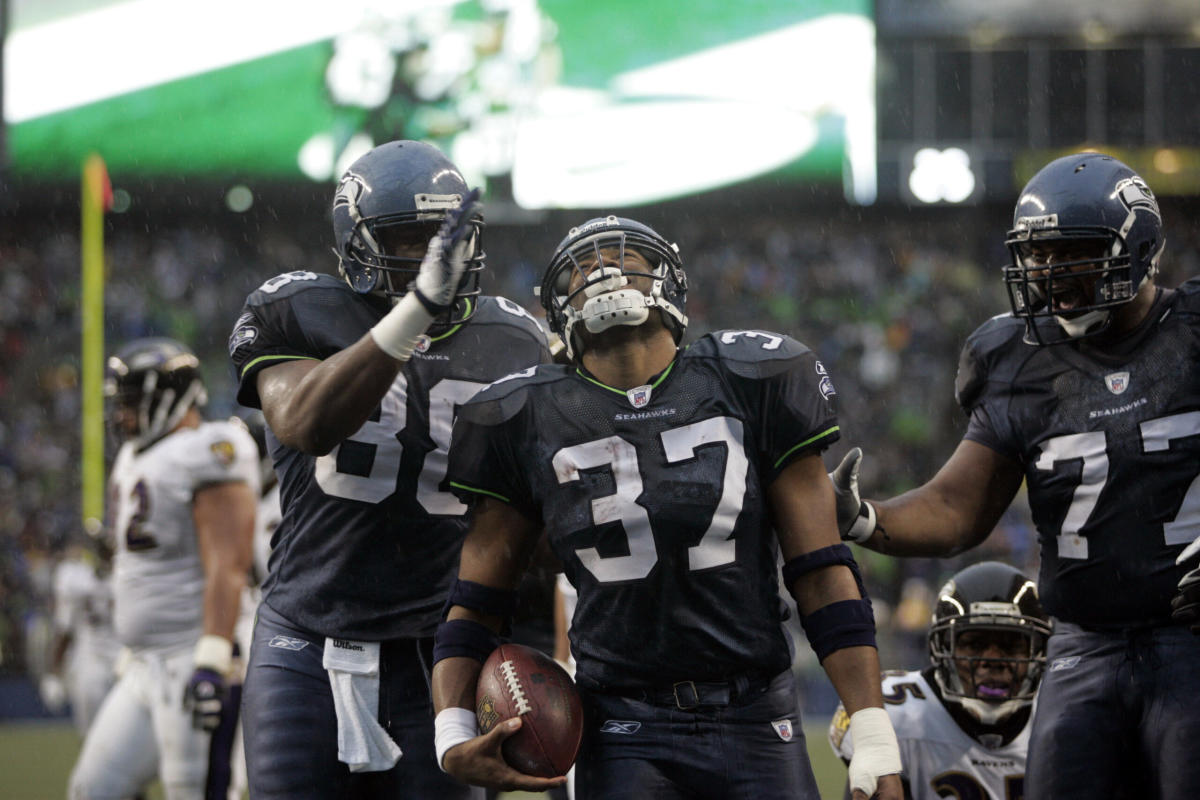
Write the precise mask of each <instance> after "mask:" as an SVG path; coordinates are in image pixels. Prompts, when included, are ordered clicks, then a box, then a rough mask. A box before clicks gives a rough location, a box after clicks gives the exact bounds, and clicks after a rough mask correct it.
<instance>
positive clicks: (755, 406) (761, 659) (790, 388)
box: [449, 331, 838, 688]
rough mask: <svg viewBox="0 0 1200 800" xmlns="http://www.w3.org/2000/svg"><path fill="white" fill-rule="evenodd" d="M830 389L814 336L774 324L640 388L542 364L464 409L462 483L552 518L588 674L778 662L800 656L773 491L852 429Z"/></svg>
mask: <svg viewBox="0 0 1200 800" xmlns="http://www.w3.org/2000/svg"><path fill="white" fill-rule="evenodd" d="M832 396H833V387H832V383H830V382H829V380H828V376H827V375H826V373H825V369H824V367H823V366H822V365H821V362H820V361H818V360H817V358H816V356H815V355H814V354H813V353H812V352H811V351H810V350H809V349H808V348H806V347H805V346H804V345H802V344H800V343H799V342H796V341H794V340H792V339H789V338H787V337H784V336H779V335H775V334H768V333H764V332H761V331H725V332H722V333H715V334H710V335H708V336H706V337H704V338H703V339H701V340H699V341H698V342H696V343H695V344H693V345H691V346H690V347H689V348H687V349H686V350H685V351H682V352H681V354H680V355H679V356H678V357H677V358H676V359H675V360H674V361H673V362H672V364H671V365H670V366H669V367H668V368H667V369H666V370H664V371H663V372H662V373H661V374H660V375H659V376H657V377H656V378H655V379H653V380H652V381H651V382H650V383H649V384H647V385H646V386H643V387H638V389H637V390H634V391H629V392H626V391H624V390H618V389H614V388H612V387H609V386H605V385H604V384H602V383H600V382H599V381H597V380H596V379H594V378H593V377H591V376H590V375H588V374H586V373H585V372H583V371H582V370H581V369H577V368H573V367H566V366H559V365H554V366H542V367H538V368H537V369H536V370H528V371H526V372H523V373H520V374H517V375H512V376H509V377H507V378H505V379H503V380H501V381H497V382H496V383H494V384H492V385H491V386H490V387H488V389H486V390H485V391H483V392H481V393H480V394H479V395H477V396H476V398H475V399H474V400H473V401H472V402H471V403H469V404H468V405H466V406H465V407H464V408H463V410H462V412H461V414H460V417H459V421H458V424H457V425H456V426H455V430H454V444H453V446H452V448H451V456H450V470H449V480H450V481H451V485H452V486H453V487H454V488H455V489H456V491H458V492H459V493H460V496H462V497H470V496H472V495H474V496H478V495H480V494H483V495H491V496H495V497H500V498H502V499H504V500H505V501H507V502H509V503H511V504H512V505H514V506H515V507H517V508H519V509H522V510H523V511H524V512H525V513H527V514H528V515H529V516H531V517H532V518H534V519H537V520H540V521H541V522H542V523H543V525H544V526H545V530H546V534H547V536H548V537H549V541H550V544H551V546H552V548H553V549H554V552H555V553H556V554H557V556H558V558H559V560H560V561H561V563H562V565H563V569H564V571H565V572H566V574H567V576H568V578H569V579H570V581H571V583H572V584H573V585H574V586H575V587H576V588H577V589H578V590H579V600H578V605H577V607H576V610H575V615H574V619H573V621H572V623H571V638H572V650H573V652H574V655H575V658H576V660H577V663H578V672H577V673H576V677H577V679H578V680H579V681H580V682H581V683H583V684H585V685H589V686H590V687H592V688H604V687H638V686H648V685H653V686H661V685H664V684H666V685H669V684H670V683H671V682H672V681H675V680H685V679H687V680H704V679H717V678H725V677H728V676H731V675H737V674H742V673H747V672H757V673H761V674H764V675H773V674H776V673H778V672H780V671H782V670H784V669H786V668H787V667H788V664H789V663H790V659H789V655H788V646H787V642H786V636H785V634H784V632H783V630H782V628H781V621H782V610H783V606H782V603H781V601H780V599H779V593H778V585H779V581H778V568H777V565H776V554H777V553H778V542H777V539H776V536H775V533H774V531H773V530H772V528H771V523H770V519H769V512H768V503H767V497H766V490H767V487H768V486H769V485H770V484H771V482H772V481H773V480H774V479H775V478H776V477H777V476H778V475H779V473H780V471H782V470H783V468H784V467H786V466H787V465H788V464H789V463H790V462H791V461H792V460H794V459H796V458H797V457H800V456H802V455H808V454H813V453H819V452H820V451H821V450H823V449H824V448H826V447H827V446H828V445H829V444H831V443H832V442H834V441H836V440H837V437H838V427H837V421H836V416H835V413H834V409H833V404H832ZM646 631H653V632H654V635H653V636H649V637H647V636H646Z"/></svg>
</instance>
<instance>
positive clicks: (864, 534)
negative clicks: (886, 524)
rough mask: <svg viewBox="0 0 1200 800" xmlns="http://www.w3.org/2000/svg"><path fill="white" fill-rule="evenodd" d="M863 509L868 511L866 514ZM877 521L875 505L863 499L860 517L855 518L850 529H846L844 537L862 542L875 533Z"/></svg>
mask: <svg viewBox="0 0 1200 800" xmlns="http://www.w3.org/2000/svg"><path fill="white" fill-rule="evenodd" d="M863 511H866V512H867V513H865V514H864V513H862V512H863ZM875 522H876V517H875V506H873V505H871V504H870V503H868V502H867V501H866V500H863V501H862V506H861V508H860V509H859V514H858V517H856V518H855V520H854V524H853V525H851V526H850V530H848V531H846V535H845V536H844V537H843V538H844V539H849V540H850V541H852V542H856V543H858V544H862V543H863V542H865V541H866V540H867V539H870V538H871V534H873V533H875Z"/></svg>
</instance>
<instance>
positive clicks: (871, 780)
mask: <svg viewBox="0 0 1200 800" xmlns="http://www.w3.org/2000/svg"><path fill="white" fill-rule="evenodd" d="M850 738H851V741H852V743H853V745H854V757H853V758H852V759H851V761H850V775H849V777H850V788H851V789H861V790H862V791H864V792H866V794H867V796H870V795H872V794H874V793H875V788H876V786H877V784H878V782H879V778H880V777H882V776H883V775H898V774H899V773H900V771H901V769H902V767H901V765H900V743H899V742H898V741H896V731H895V730H893V729H892V721H891V720H890V719H888V713H887V712H886V711H884V710H883V709H882V708H879V707H877V706H871V707H869V708H860V709H859V710H858V711H855V712H854V713H853V714H851V715H850ZM865 764H869V765H870V768H869V769H864V768H863V767H864V765H865Z"/></svg>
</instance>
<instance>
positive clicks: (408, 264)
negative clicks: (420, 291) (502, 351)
mask: <svg viewBox="0 0 1200 800" xmlns="http://www.w3.org/2000/svg"><path fill="white" fill-rule="evenodd" d="M468 191H469V190H468V188H467V183H466V181H465V180H464V179H463V176H462V174H461V173H460V172H459V171H458V168H457V167H455V166H454V164H452V163H451V162H450V161H449V159H447V158H446V157H445V156H444V155H442V153H441V151H439V150H438V149H437V148H436V147H433V146H432V145H429V144H425V143H424V142H414V141H395V142H387V143H386V144H381V145H379V146H378V147H375V148H374V149H372V150H370V151H369V152H367V153H365V154H364V155H362V156H360V157H359V158H358V159H357V160H356V161H355V162H354V163H353V164H351V165H350V166H349V168H347V170H346V172H345V173H344V174H343V175H342V178H341V180H340V181H339V182H338V186H337V191H336V192H335V193H334V197H333V235H334V240H335V242H336V247H335V248H334V249H335V252H336V253H337V256H338V270H339V272H340V273H341V275H342V277H343V278H345V279H346V282H347V283H349V284H350V286H351V287H352V288H353V289H354V291H356V292H359V293H360V294H370V293H378V294H383V295H386V296H388V297H390V298H392V299H393V301H395V300H396V299H398V298H400V297H402V296H403V295H404V294H406V293H407V292H408V289H409V284H410V282H411V281H412V280H413V279H414V278H416V276H417V272H418V271H420V268H421V260H422V258H423V257H424V255H425V250H426V247H427V245H428V244H429V240H430V239H432V238H433V236H434V234H435V233H437V230H438V226H439V225H441V222H442V219H443V217H444V216H445V215H446V212H447V211H449V210H451V209H455V208H458V206H459V204H460V203H461V202H462V200H463V198H464V197H466V196H467V194H468ZM471 225H472V228H473V234H472V240H471V243H470V246H469V247H468V251H467V252H468V259H467V266H466V269H465V271H464V272H463V277H462V281H461V282H460V284H459V287H458V292H457V295H456V297H457V299H458V300H462V299H464V298H470V297H474V296H475V295H478V294H479V274H480V272H481V271H482V270H483V262H484V252H483V241H482V234H483V220H482V218H480V217H479V216H476V217H475V218H474V219H473V220H472V222H471ZM474 305H475V304H474V303H473V302H469V301H468V302H456V303H455V307H454V309H453V310H452V311H451V312H450V314H451V319H449V320H447V321H449V322H455V323H457V322H461V321H463V320H465V319H466V318H467V317H468V316H470V314H471V312H472V311H473V310H474Z"/></svg>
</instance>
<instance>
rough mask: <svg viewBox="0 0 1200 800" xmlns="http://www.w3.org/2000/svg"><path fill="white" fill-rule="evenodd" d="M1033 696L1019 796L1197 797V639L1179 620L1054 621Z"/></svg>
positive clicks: (1095, 799)
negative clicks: (1162, 623)
mask: <svg viewBox="0 0 1200 800" xmlns="http://www.w3.org/2000/svg"><path fill="white" fill-rule="evenodd" d="M1037 702H1038V706H1037V712H1036V713H1035V715H1034V719H1033V730H1032V733H1031V738H1030V742H1029V761H1028V766H1027V769H1026V773H1025V800H1071V798H1087V800H1103V799H1104V798H1118V797H1121V798H1137V800H1167V799H1168V798H1170V800H1174V798H1183V797H1196V798H1200V637H1197V636H1194V635H1192V634H1191V633H1190V632H1189V631H1188V630H1187V629H1186V628H1184V627H1183V626H1181V625H1174V626H1170V627H1162V628H1154V629H1141V630H1138V631H1131V632H1121V633H1098V632H1095V631H1087V630H1083V629H1081V628H1079V627H1078V626H1076V625H1071V624H1069V623H1064V622H1058V623H1056V626H1055V633H1054V635H1053V636H1051V637H1050V646H1049V650H1048V653H1047V664H1046V674H1045V677H1044V678H1043V679H1042V686H1041V689H1040V691H1039V693H1038V701H1037ZM1119 786H1123V787H1124V791H1123V793H1119V792H1118V789H1117V787H1119Z"/></svg>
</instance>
